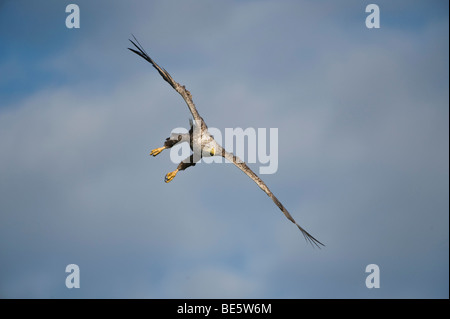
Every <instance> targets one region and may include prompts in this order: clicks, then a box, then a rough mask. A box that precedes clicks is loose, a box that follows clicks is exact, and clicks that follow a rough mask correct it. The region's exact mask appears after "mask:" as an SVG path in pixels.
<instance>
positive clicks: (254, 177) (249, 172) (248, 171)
mask: <svg viewBox="0 0 450 319" xmlns="http://www.w3.org/2000/svg"><path fill="white" fill-rule="evenodd" d="M222 157H224V158H226V159H227V160H229V161H230V162H232V163H233V164H234V165H236V166H237V167H238V168H239V169H240V170H241V171H243V172H244V173H245V174H247V176H248V177H250V178H251V179H252V180H253V181H254V182H255V183H256V185H258V186H259V187H260V188H261V189H262V190H263V191H264V192H265V193H266V194H267V195H268V196H269V197H270V198H272V200H273V202H274V203H275V204H276V205H277V206H278V208H279V209H281V211H282V212H283V213H284V215H285V216H286V217H287V219H289V220H290V221H291V222H293V223H294V224H295V225H296V226H297V227H298V229H300V231H301V232H302V234H303V236H304V237H305V240H306V241H307V242H309V243H310V244H311V245H315V246H317V247H319V248H320V246H319V245H322V246H325V245H324V244H322V243H321V242H320V241H318V240H317V239H315V238H314V237H313V236H312V235H311V234H310V233H308V232H307V231H306V230H305V229H303V228H302V227H301V226H300V225H299V224H297V223H296V221H295V220H294V218H293V217H292V216H291V214H289V212H288V211H287V209H286V208H284V206H283V204H281V202H280V201H279V200H278V198H276V197H275V195H274V194H273V193H272V192H271V191H270V189H269V188H268V187H267V185H266V184H265V183H264V182H263V181H262V180H261V179H260V178H259V177H258V175H256V174H255V173H254V172H253V171H252V170H251V169H250V168H249V167H248V166H247V164H245V162H243V161H242V160H241V159H240V158H239V157H237V156H235V155H234V154H232V153H229V152H227V151H225V150H224V149H222Z"/></svg>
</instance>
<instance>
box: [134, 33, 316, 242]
mask: <svg viewBox="0 0 450 319" xmlns="http://www.w3.org/2000/svg"><path fill="white" fill-rule="evenodd" d="M133 38H134V41H133V40H130V41H131V43H132V44H133V45H134V46H135V48H136V49H137V50H135V49H132V48H128V49H129V50H131V51H132V52H134V53H136V54H137V55H139V56H140V57H142V58H144V59H145V60H147V61H148V62H150V63H151V64H152V65H153V67H154V68H155V69H156V70H157V71H158V72H159V74H160V75H161V76H162V77H163V79H164V80H165V81H167V82H168V83H169V84H170V85H171V86H172V87H173V88H174V89H175V90H176V91H177V92H178V93H179V94H180V95H181V96H182V97H183V99H184V100H185V102H186V104H187V106H188V108H189V111H190V112H191V114H192V117H193V118H194V122H193V123H191V129H190V131H189V133H188V134H178V135H177V134H175V135H173V136H171V137H169V138H167V139H166V141H165V143H164V146H163V147H161V148H158V149H154V150H152V152H151V153H150V154H151V155H153V156H156V155H158V154H159V153H160V152H161V151H162V150H164V149H167V148H171V147H172V146H174V145H175V144H177V143H181V142H188V143H189V144H190V147H191V149H192V151H193V154H192V155H191V156H189V157H188V158H186V159H185V160H183V161H182V162H181V163H180V164H179V165H178V167H177V169H176V170H175V171H173V172H170V173H168V174H167V175H166V178H165V181H166V182H170V181H171V180H172V179H173V178H174V177H175V175H176V174H177V173H178V171H182V170H184V169H186V168H188V167H190V166H194V165H195V164H196V162H198V161H199V160H200V158H201V157H204V156H222V157H224V158H225V159H227V160H228V161H230V162H232V163H233V164H234V165H236V167H238V168H239V169H240V170H241V171H243V172H244V173H245V174H246V175H247V176H248V177H250V178H251V179H252V180H253V181H254V182H255V183H256V185H258V186H259V187H260V188H261V189H262V190H263V191H264V192H265V193H266V194H267V195H268V196H269V197H270V198H271V199H272V200H273V202H274V203H275V204H276V205H277V206H278V208H279V209H280V210H281V211H282V212H283V213H284V215H285V216H286V218H287V219H289V220H290V221H291V222H292V223H294V224H295V225H296V226H297V227H298V229H300V231H301V232H302V234H303V236H304V237H305V240H306V241H307V242H309V243H310V244H311V245H312V246H316V247H319V248H320V245H322V246H324V245H323V244H322V243H321V242H320V241H318V240H317V239H316V238H314V237H313V236H312V235H311V234H309V233H308V232H307V231H306V230H305V229H303V228H302V227H301V226H300V225H299V224H297V222H296V221H295V220H294V218H293V217H292V216H291V214H289V212H288V211H287V209H286V208H285V207H284V206H283V204H281V202H280V201H279V200H278V198H276V197H275V195H274V194H273V193H272V192H271V191H270V189H269V188H268V187H267V185H266V184H265V183H264V182H263V181H262V180H261V179H260V178H259V177H258V175H256V174H255V173H254V172H253V171H252V170H251V169H250V168H249V167H248V166H247V164H245V163H244V162H243V161H242V160H241V159H240V158H239V157H237V156H235V155H234V154H232V153H229V152H227V151H226V150H225V149H223V148H222V146H220V145H219V144H218V143H217V142H216V141H215V140H214V138H213V137H212V135H210V134H209V132H208V127H207V126H206V123H205V121H204V120H203V118H202V117H201V116H200V115H199V114H198V111H197V109H196V107H195V104H194V102H193V100H192V95H191V93H190V92H189V91H188V90H187V89H186V88H185V87H184V85H180V84H179V83H177V82H175V80H174V79H173V78H172V77H171V76H170V74H169V73H168V72H167V71H166V70H165V69H164V68H161V67H160V66H159V65H158V64H157V63H156V62H155V61H153V59H152V58H150V56H149V55H148V54H147V53H146V52H145V50H144V49H143V48H142V46H141V45H140V43H139V41H138V40H137V39H136V38H135V37H134V36H133Z"/></svg>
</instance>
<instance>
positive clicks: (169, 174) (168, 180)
mask: <svg viewBox="0 0 450 319" xmlns="http://www.w3.org/2000/svg"><path fill="white" fill-rule="evenodd" d="M177 173H178V169H176V170H174V171H173V172H170V173H167V174H166V177H165V178H164V181H165V182H166V183H168V182H170V181H171V180H172V179H174V177H175V176H176V175H177Z"/></svg>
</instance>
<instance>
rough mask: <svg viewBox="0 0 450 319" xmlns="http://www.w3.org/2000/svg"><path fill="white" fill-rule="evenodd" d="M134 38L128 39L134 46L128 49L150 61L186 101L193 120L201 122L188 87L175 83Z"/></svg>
mask: <svg viewBox="0 0 450 319" xmlns="http://www.w3.org/2000/svg"><path fill="white" fill-rule="evenodd" d="M133 38H134V41H136V42H134V41H133V40H130V42H131V43H132V44H133V45H134V46H135V48H136V49H137V50H135V49H132V48H128V50H130V51H132V52H134V53H136V54H137V55H139V56H140V57H142V58H144V59H145V60H147V61H148V62H150V63H151V65H153V67H154V68H155V69H156V70H157V71H158V72H159V74H160V75H161V76H162V78H163V79H164V80H165V81H166V82H167V83H169V84H170V86H172V87H173V88H174V89H175V91H177V92H178V93H179V94H180V95H181V96H182V97H183V99H184V100H185V101H186V104H187V106H188V108H189V111H191V114H192V116H193V118H194V121H195V122H196V123H201V122H203V119H202V118H201V116H200V115H199V114H198V111H197V108H196V107H195V104H194V101H193V100H192V95H191V92H189V91H188V89H186V87H185V86H184V85H180V84H179V83H177V82H176V81H175V80H174V79H173V78H172V77H171V76H170V74H169V72H167V71H166V70H165V69H164V68H162V67H160V66H159V65H158V64H157V63H156V62H155V61H154V60H153V59H152V58H151V57H150V56H149V55H148V54H147V52H145V50H144V48H143V47H142V45H141V44H140V43H139V41H138V40H137V39H136V38H135V37H134V36H133Z"/></svg>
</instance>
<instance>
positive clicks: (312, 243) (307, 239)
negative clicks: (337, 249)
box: [295, 223, 325, 249]
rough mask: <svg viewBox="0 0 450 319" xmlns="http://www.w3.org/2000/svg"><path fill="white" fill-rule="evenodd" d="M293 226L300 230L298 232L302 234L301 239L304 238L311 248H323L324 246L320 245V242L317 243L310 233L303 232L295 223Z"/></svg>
mask: <svg viewBox="0 0 450 319" xmlns="http://www.w3.org/2000/svg"><path fill="white" fill-rule="evenodd" d="M295 225H296V226H297V227H298V229H300V231H301V232H302V235H303V237H305V240H306V241H307V242H308V243H310V244H311V246H313V247H317V248H319V249H320V248H321V247H320V246H323V247H325V245H324V244H322V243H321V242H320V241H318V240H317V239H315V238H314V237H313V236H312V235H311V234H310V233H308V232H307V231H306V230H304V229H303V228H301V227H300V226H299V225H298V224H297V223H295Z"/></svg>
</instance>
